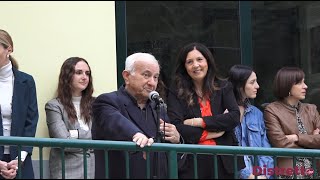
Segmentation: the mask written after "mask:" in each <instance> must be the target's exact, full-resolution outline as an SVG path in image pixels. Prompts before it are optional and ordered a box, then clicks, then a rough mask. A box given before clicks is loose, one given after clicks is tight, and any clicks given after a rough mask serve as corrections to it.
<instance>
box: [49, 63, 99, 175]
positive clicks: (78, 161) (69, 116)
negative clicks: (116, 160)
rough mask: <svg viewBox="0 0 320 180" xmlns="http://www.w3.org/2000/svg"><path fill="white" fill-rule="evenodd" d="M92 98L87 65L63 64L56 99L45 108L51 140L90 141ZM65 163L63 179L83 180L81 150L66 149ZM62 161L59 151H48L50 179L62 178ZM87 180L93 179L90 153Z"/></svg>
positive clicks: (88, 154) (89, 70)
mask: <svg viewBox="0 0 320 180" xmlns="http://www.w3.org/2000/svg"><path fill="white" fill-rule="evenodd" d="M92 94H93V85H92V76H91V69H90V66H89V64H88V62H87V61H86V60H85V59H83V58H80V57H70V58H68V59H67V60H65V62H64V63H63V65H62V67H61V70H60V75H59V84H58V89H57V97H56V98H54V99H52V100H50V101H49V102H47V103H46V105H45V111H46V120H47V125H48V129H49V135H50V137H51V138H64V139H92V138H91V125H92V111H91V105H92V102H93V100H94V98H93V97H92ZM64 160H65V178H66V179H84V165H83V162H84V161H83V160H84V156H83V149H81V148H80V149H79V148H65V149H64ZM61 161H62V157H61V149H60V148H51V151H50V157H49V168H50V179H61V178H62V162H61ZM87 178H88V179H93V178H94V154H93V150H88V151H87Z"/></svg>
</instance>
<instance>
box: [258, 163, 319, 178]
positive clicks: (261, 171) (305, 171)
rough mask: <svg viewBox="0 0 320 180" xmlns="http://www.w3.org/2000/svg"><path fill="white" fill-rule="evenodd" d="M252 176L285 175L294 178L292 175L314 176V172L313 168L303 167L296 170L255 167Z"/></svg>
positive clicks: (295, 168)
mask: <svg viewBox="0 0 320 180" xmlns="http://www.w3.org/2000/svg"><path fill="white" fill-rule="evenodd" d="M252 171H253V172H252V174H253V175H255V176H260V175H270V176H272V175H276V176H278V175H285V176H292V175H294V174H295V175H302V176H304V175H307V176H310V175H313V173H314V170H313V169H312V168H304V167H303V166H302V167H297V166H296V167H294V168H279V167H274V168H267V166H266V165H264V166H263V167H260V166H253V169H252Z"/></svg>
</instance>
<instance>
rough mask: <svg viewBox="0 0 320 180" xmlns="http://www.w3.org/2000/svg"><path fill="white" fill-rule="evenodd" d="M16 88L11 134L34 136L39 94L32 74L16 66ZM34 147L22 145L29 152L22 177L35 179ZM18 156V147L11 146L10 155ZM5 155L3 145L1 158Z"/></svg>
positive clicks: (13, 100) (14, 71) (1, 128)
mask: <svg viewBox="0 0 320 180" xmlns="http://www.w3.org/2000/svg"><path fill="white" fill-rule="evenodd" d="M12 69H13V74H14V89H13V97H12V122H11V133H10V135H11V136H20V137H34V136H35V134H36V129H37V124H38V119H39V114H38V104H37V94H36V86H35V82H34V79H33V77H32V76H31V75H29V74H26V73H24V72H21V71H19V70H17V69H15V68H12ZM0 114H1V112H0ZM0 121H1V122H0V126H1V127H0V135H1V136H3V127H2V118H1V116H0ZM32 149H33V147H22V149H21V150H22V151H26V152H28V156H27V157H26V159H25V161H24V163H23V166H22V178H24V179H33V178H34V174H33V167H32V161H31V154H32ZM17 156H18V147H17V146H11V147H10V157H11V159H15V158H16V157H17ZM2 157H3V146H1V147H0V159H2Z"/></svg>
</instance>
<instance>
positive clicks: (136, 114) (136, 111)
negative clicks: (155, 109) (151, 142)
mask: <svg viewBox="0 0 320 180" xmlns="http://www.w3.org/2000/svg"><path fill="white" fill-rule="evenodd" d="M120 98H121V99H122V100H120V102H124V107H125V110H126V111H127V113H128V116H129V117H128V118H129V119H130V120H131V121H132V122H133V123H134V124H135V125H136V126H137V127H138V128H139V129H141V130H142V131H143V133H145V134H146V135H147V136H149V137H152V129H151V128H150V127H149V124H150V122H146V121H145V120H144V118H143V117H142V113H141V110H140V108H139V107H138V106H137V105H136V104H135V103H134V102H133V101H132V99H130V97H129V95H128V94H127V93H126V92H125V91H124V88H122V89H121V95H120ZM151 115H152V114H148V116H151ZM148 119H150V117H148Z"/></svg>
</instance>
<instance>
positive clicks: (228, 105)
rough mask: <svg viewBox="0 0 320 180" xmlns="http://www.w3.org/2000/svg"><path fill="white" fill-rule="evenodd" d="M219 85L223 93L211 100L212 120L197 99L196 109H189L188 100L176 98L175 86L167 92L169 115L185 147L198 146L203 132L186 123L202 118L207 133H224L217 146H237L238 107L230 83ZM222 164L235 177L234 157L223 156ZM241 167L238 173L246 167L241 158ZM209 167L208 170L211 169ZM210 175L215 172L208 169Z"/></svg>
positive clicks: (195, 100)
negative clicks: (204, 112)
mask: <svg viewBox="0 0 320 180" xmlns="http://www.w3.org/2000/svg"><path fill="white" fill-rule="evenodd" d="M218 83H219V87H221V89H220V90H218V91H215V92H214V93H213V94H212V95H211V96H210V103H211V111H212V114H213V116H208V117H202V116H201V111H200V105H199V103H198V99H197V97H196V96H194V97H193V100H194V105H193V106H191V107H188V105H187V102H186V101H185V100H182V99H180V98H178V97H177V88H176V87H175V86H172V87H171V88H170V90H169V91H168V99H167V103H168V115H169V118H170V119H171V121H172V123H173V124H175V125H176V127H177V129H178V131H179V132H180V134H181V135H182V137H183V139H184V141H185V143H187V144H198V142H199V140H200V137H201V135H202V132H203V129H202V128H198V127H192V126H188V125H184V124H183V121H184V120H185V119H189V118H195V117H202V118H203V119H204V121H205V123H206V130H208V131H225V133H224V134H223V135H222V136H221V137H219V138H216V139H215V141H216V143H217V145H228V146H238V141H237V139H236V137H235V134H234V128H235V127H236V126H237V125H238V124H239V123H240V120H239V119H240V111H239V107H238V105H237V102H236V99H235V97H234V94H233V91H232V85H231V83H229V82H227V81H218ZM226 109H228V111H229V113H226V114H223V113H224V111H225V110H226ZM241 159H242V160H241ZM221 160H222V163H223V166H224V168H225V170H226V172H228V173H233V172H234V168H233V157H232V156H222V157H221ZM199 163H202V162H199ZM204 163H205V162H204ZM239 165H240V168H239V169H241V167H244V163H243V158H239ZM207 167H208V168H209V167H210V166H207ZM190 171H193V170H190ZM209 171H212V170H210V169H208V172H209Z"/></svg>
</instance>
